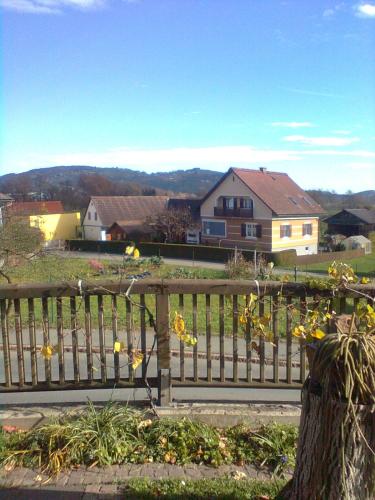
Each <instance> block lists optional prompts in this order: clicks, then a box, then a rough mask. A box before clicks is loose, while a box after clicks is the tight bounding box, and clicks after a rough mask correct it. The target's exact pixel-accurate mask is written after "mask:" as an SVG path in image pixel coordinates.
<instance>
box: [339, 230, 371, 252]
mask: <svg viewBox="0 0 375 500" xmlns="http://www.w3.org/2000/svg"><path fill="white" fill-rule="evenodd" d="M342 244H343V245H344V246H345V249H346V250H356V249H357V248H363V249H364V251H365V254H366V255H368V254H370V253H371V252H372V244H371V241H370V240H369V239H367V238H366V237H365V236H362V235H358V236H349V238H346V239H345V240H343V241H342Z"/></svg>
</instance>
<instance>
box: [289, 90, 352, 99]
mask: <svg viewBox="0 0 375 500" xmlns="http://www.w3.org/2000/svg"><path fill="white" fill-rule="evenodd" d="M280 88H281V89H282V90H286V91H287V92H292V93H293V94H302V95H313V96H317V97H335V98H342V97H344V96H343V95H340V94H334V93H332V92H321V91H317V90H310V89H298V88H295V87H280Z"/></svg>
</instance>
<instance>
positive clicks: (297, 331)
mask: <svg viewBox="0 0 375 500" xmlns="http://www.w3.org/2000/svg"><path fill="white" fill-rule="evenodd" d="M304 334H305V327H304V326H303V325H299V326H296V327H295V328H294V330H293V335H294V336H295V337H304V336H305V335H304Z"/></svg>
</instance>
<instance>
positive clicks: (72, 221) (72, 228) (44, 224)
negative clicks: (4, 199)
mask: <svg viewBox="0 0 375 500" xmlns="http://www.w3.org/2000/svg"><path fill="white" fill-rule="evenodd" d="M29 220H30V226H31V227H38V228H39V229H40V230H41V232H42V233H43V235H44V239H45V241H47V242H48V241H56V240H68V239H72V238H75V237H76V236H77V227H78V226H80V224H81V214H80V213H79V212H68V213H62V214H42V215H30V216H29Z"/></svg>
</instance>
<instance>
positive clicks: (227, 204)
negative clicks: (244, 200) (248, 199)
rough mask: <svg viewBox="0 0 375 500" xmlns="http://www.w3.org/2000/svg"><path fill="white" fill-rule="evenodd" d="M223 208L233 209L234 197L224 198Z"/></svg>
mask: <svg viewBox="0 0 375 500" xmlns="http://www.w3.org/2000/svg"><path fill="white" fill-rule="evenodd" d="M224 208H229V210H233V209H234V208H235V198H224Z"/></svg>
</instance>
